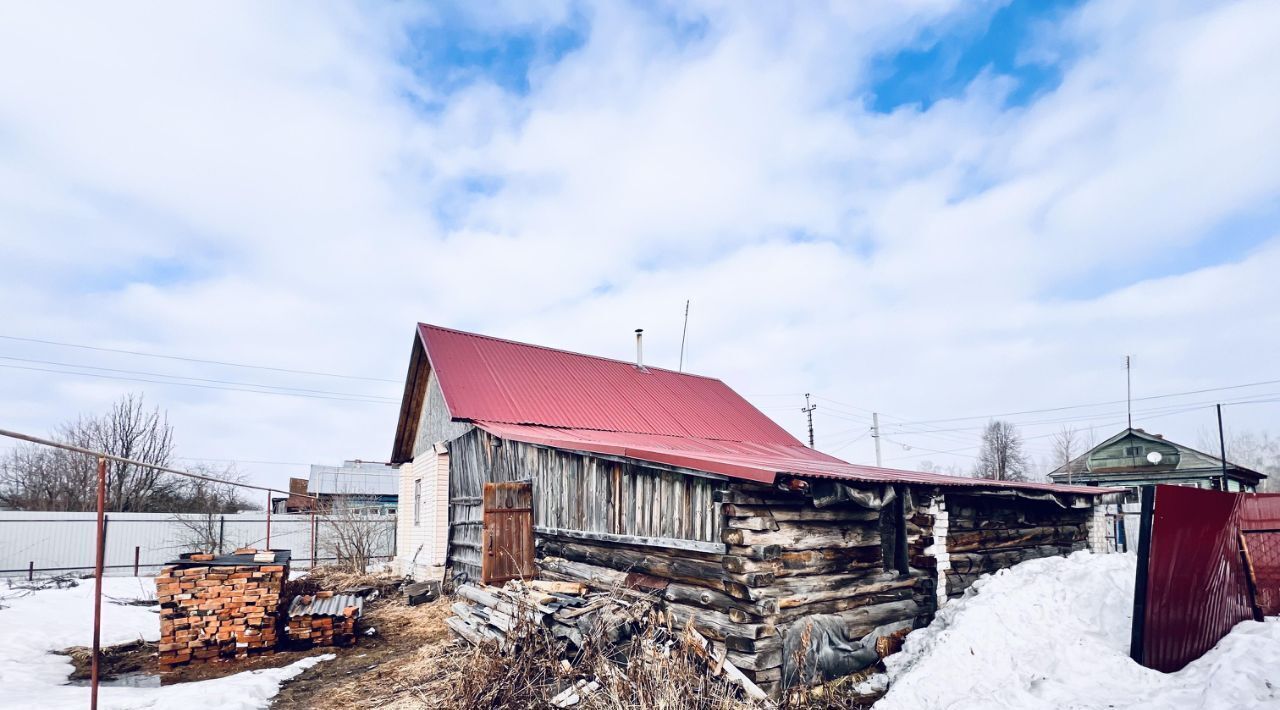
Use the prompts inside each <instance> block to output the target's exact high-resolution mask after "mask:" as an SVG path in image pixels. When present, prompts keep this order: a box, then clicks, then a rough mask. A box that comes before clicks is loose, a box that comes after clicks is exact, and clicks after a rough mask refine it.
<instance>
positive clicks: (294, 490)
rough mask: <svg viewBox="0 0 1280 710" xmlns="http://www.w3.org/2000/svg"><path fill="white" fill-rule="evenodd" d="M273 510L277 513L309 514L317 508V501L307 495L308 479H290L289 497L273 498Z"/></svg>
mask: <svg viewBox="0 0 1280 710" xmlns="http://www.w3.org/2000/svg"><path fill="white" fill-rule="evenodd" d="M271 503H272V508H271V510H272V511H274V512H276V513H309V512H311V511H312V510H314V509H315V507H316V500H315V499H314V498H311V497H309V496H308V495H307V479H305V478H294V477H290V478H289V497H288V498H272V499H271Z"/></svg>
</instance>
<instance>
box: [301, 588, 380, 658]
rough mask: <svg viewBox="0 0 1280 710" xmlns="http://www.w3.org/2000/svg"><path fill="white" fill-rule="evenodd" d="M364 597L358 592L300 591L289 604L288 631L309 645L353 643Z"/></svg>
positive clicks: (349, 644) (350, 644)
mask: <svg viewBox="0 0 1280 710" xmlns="http://www.w3.org/2000/svg"><path fill="white" fill-rule="evenodd" d="M363 609H364V599H362V598H361V597H360V596H358V595H356V594H335V593H333V592H316V593H315V594H301V595H298V596H296V597H294V598H293V602H291V603H290V605H289V621H288V623H286V624H285V635H286V636H288V637H289V639H290V640H291V641H297V642H300V643H304V644H306V645H310V646H354V645H355V643H356V621H357V620H358V619H359V618H360V615H361V613H362V612H363Z"/></svg>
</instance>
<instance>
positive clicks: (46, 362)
mask: <svg viewBox="0 0 1280 710" xmlns="http://www.w3.org/2000/svg"><path fill="white" fill-rule="evenodd" d="M0 360H12V361H14V362H28V363H36V364H41V365H53V366H56V367H76V368H80V369H82V370H97V371H99V372H119V373H124V374H128V375H146V376H147V377H167V378H171V379H176V380H192V381H194V382H212V383H215V384H221V385H237V386H241V387H259V388H262V389H272V390H282V391H289V392H300V393H304V394H329V395H336V396H339V397H356V398H360V399H379V400H385V401H388V402H398V401H399V400H398V399H395V398H393V397H383V396H381V395H366V394H361V393H359V392H332V391H330V390H314V389H307V388H305V387H286V386H283V385H264V384H260V383H257V382H237V381H235V380H215V379H209V378H205V377H191V376H188V375H170V374H166V373H163V372H147V371H144V370H125V369H120V368H115V367H98V366H95V365H80V364H77V363H74V362H55V361H52V360H39V359H34V358H25V357H13V356H11V355H0ZM175 384H177V383H175Z"/></svg>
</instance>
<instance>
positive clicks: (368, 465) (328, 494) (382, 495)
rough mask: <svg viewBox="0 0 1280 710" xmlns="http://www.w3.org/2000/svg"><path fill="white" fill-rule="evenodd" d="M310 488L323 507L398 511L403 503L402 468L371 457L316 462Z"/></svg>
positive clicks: (373, 512)
mask: <svg viewBox="0 0 1280 710" xmlns="http://www.w3.org/2000/svg"><path fill="white" fill-rule="evenodd" d="M290 490H292V488H291V489H290ZM306 492H307V493H308V494H309V495H312V496H315V497H316V498H318V499H319V500H317V501H315V504H316V505H317V506H319V508H321V509H325V510H334V509H343V510H346V511H349V512H355V513H358V514H362V515H395V514H396V508H397V506H398V505H399V470H398V469H397V468H396V467H394V466H389V465H387V464H384V463H372V462H369V461H343V462H342V465H341V466H322V465H319V464H312V465H311V476H310V478H309V479H308V480H307V490H306Z"/></svg>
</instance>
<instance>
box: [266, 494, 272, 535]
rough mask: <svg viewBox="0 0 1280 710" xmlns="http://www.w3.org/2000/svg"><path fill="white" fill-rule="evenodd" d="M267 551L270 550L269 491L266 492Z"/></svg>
mask: <svg viewBox="0 0 1280 710" xmlns="http://www.w3.org/2000/svg"><path fill="white" fill-rule="evenodd" d="M267 549H268V550H270V549H271V491H267Z"/></svg>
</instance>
